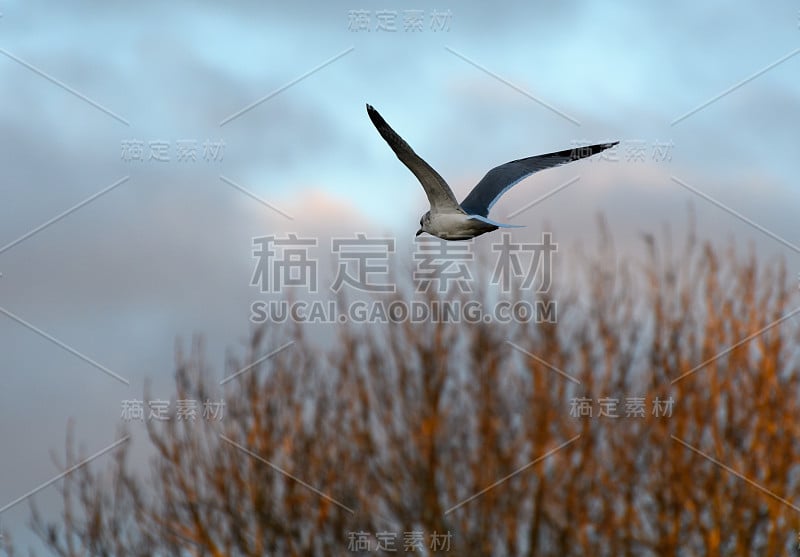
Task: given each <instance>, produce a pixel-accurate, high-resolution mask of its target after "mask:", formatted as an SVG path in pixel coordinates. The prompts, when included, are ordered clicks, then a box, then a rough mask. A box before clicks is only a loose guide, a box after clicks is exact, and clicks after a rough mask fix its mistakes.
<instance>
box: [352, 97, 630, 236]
mask: <svg viewBox="0 0 800 557" xmlns="http://www.w3.org/2000/svg"><path fill="white" fill-rule="evenodd" d="M367 114H369V118H370V120H372V123H373V124H374V125H375V128H377V130H378V132H379V133H380V134H381V137H383V139H384V140H385V141H386V143H388V144H389V147H391V148H392V151H394V153H395V155H397V158H399V159H400V161H401V162H402V163H403V164H404V165H406V167H408V169H409V170H410V171H411V172H412V173H413V174H414V176H416V177H417V180H419V182H420V184H422V188H423V189H424V190H425V195H426V196H427V197H428V201H429V202H430V204H431V209H430V211H428V212H427V213H425V214H424V215H422V218H421V219H420V220H419V226H420V228H419V230H418V231H417V236H419V235H420V234H422V233H423V232H427V233H428V234H432V235H433V236H438V237H439V238H442V239H444V240H469V239H470V238H475V237H476V236H480V235H481V234H485V233H487V232H491V231H493V230H497V229H498V228H516V226H515V225H509V224H501V223H498V222H494V221H492V220H491V219H489V210H490V209H491V208H492V205H494V204H495V202H496V201H497V200H498V199H499V198H500V196H501V195H503V194H504V193H505V192H506V191H507V190H509V189H510V188H511V187H512V186H514V185H515V184H517V183H518V182H519V181H521V180H522V179H524V178H526V177H528V176H530V175H531V174H533V173H535V172H538V171H540V170H544V169H546V168H552V167H554V166H559V165H562V164H565V163H568V162H571V161H574V160H578V159H582V158H585V157H590V156H592V155H595V154H597V153H600V152H601V151H604V150H605V149H608V148H610V147H613V146H614V145H616V144H617V143H618V142H614V143H600V144H597V145H589V146H586V147H579V148H575V149H567V150H564V151H558V152H555V153H548V154H546V155H536V156H534V157H527V158H524V159H519V160H515V161H511V162H507V163H505V164H501V165H500V166H498V167H495V168H493V169H492V170H490V171H489V172H487V173H486V176H484V177H483V179H481V181H480V182H478V185H477V186H475V187H474V188H473V189H472V191H471V192H470V193H469V195H467V197H466V198H464V201H462V202H461V203H459V202H458V201H456V198H455V196H454V195H453V191H452V190H451V189H450V186H448V185H447V182H445V180H444V178H442V177H441V176H440V175H439V174H438V173H437V172H436V171H435V170H434V169H433V168H432V167H431V166H430V165H429V164H428V163H427V162H425V161H424V160H423V159H422V157H420V156H419V155H417V154H416V153H415V152H414V150H413V149H412V148H411V147H410V146H409V145H408V143H406V142H405V141H404V140H403V138H402V137H400V136H399V135H398V134H397V132H395V131H394V130H393V129H392V128H391V126H389V124H388V123H386V120H384V119H383V117H382V116H381V115H380V114H379V113H378V111H377V110H375V109H374V108H372V107H371V106H370V105H367Z"/></svg>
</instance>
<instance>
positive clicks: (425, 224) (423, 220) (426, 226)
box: [415, 211, 431, 236]
mask: <svg viewBox="0 0 800 557" xmlns="http://www.w3.org/2000/svg"><path fill="white" fill-rule="evenodd" d="M430 224H431V212H430V211H428V212H427V213H425V214H424V215H422V216H421V217H420V219H419V230H417V233H416V234H415V236H419V235H420V234H422V233H423V232H427V233H428V234H430V233H431V231H430Z"/></svg>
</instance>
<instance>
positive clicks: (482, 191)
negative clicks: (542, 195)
mask: <svg viewBox="0 0 800 557" xmlns="http://www.w3.org/2000/svg"><path fill="white" fill-rule="evenodd" d="M617 143H619V141H615V142H614V143H600V144H598V145H588V146H586V147H576V148H574V149H566V150H564V151H558V152H557V153H548V154H546V155H536V156H535V157H528V158H526V159H519V160H516V161H511V162H507V163H505V164H501V165H500V166H497V167H495V168H493V169H491V170H490V171H489V172H487V173H486V176H484V177H483V178H482V179H481V181H480V182H478V185H477V186H475V187H474V188H472V191H471V192H469V195H468V196H467V197H466V198H465V199H464V201H462V202H461V208H462V209H464V211H465V212H466V213H467V214H468V215H480V216H483V217H487V216H489V209H491V208H492V205H494V204H495V202H496V201H497V200H498V199H500V196H501V195H503V194H504V193H505V192H506V191H508V190H509V189H511V187H512V186H514V185H515V184H516V183H517V182H519V181H520V180H522V179H523V178H527V177H528V176H530V175H531V174H533V173H534V172H539V171H540V170H544V169H546V168H552V167H554V166H559V165H562V164H566V163H568V162H572V161H576V160H579V159H582V158H585V157H591V156H592V155H596V154H597V153H600V152H601V151H605V150H606V149H608V148H610V147H613V146H614V145H616V144H617Z"/></svg>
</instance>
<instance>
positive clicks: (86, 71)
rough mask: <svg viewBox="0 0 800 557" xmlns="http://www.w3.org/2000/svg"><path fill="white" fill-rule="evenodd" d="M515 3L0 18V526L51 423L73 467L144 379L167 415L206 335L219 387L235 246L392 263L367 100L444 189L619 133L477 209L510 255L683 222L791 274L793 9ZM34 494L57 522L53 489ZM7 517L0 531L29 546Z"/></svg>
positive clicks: (402, 214) (240, 272)
mask: <svg viewBox="0 0 800 557" xmlns="http://www.w3.org/2000/svg"><path fill="white" fill-rule="evenodd" d="M536 4H539V5H535V4H534V3H531V2H505V3H502V4H500V5H491V6H490V5H489V4H487V3H485V2H468V1H464V0H462V1H458V2H455V1H451V0H441V1H439V0H402V1H400V0H336V1H331V2H319V3H309V2H301V3H296V4H294V5H290V4H286V3H272V2H266V3H265V2H237V3H220V2H199V1H198V2H170V3H160V2H138V3H131V2H128V3H119V2H110V3H108V2H107V3H99V4H98V3H94V2H81V1H75V2H65V3H52V2H44V1H30V0H29V1H26V2H22V1H13V0H0V12H2V17H0V82H2V84H3V86H2V87H1V88H0V94H2V103H0V122H1V123H2V129H3V130H4V134H3V144H2V149H0V195H2V203H0V273H2V276H0V312H1V313H0V379H2V383H1V384H0V415H2V418H3V419H2V420H0V455H1V456H0V508H3V507H4V506H7V505H8V504H9V503H11V502H13V501H15V500H16V499H17V498H19V497H20V496H22V495H24V494H25V493H27V492H29V491H30V490H33V489H35V488H36V487H37V486H39V485H41V484H43V483H44V482H46V481H47V480H49V479H50V478H52V477H53V476H55V475H56V474H58V473H59V470H58V469H57V468H56V467H55V465H54V464H53V463H52V461H51V459H50V452H51V451H57V452H59V453H61V451H62V447H63V442H64V435H65V432H66V424H67V420H68V419H72V420H74V422H75V434H76V437H77V439H78V440H79V442H80V443H81V444H82V445H83V446H84V447H85V448H86V450H87V452H88V453H93V452H95V451H98V450H101V449H102V448H104V447H106V446H108V445H110V444H111V443H112V442H113V441H114V439H115V432H116V430H117V428H118V427H119V425H120V423H121V422H120V406H121V401H122V400H125V399H130V398H137V397H139V398H141V394H142V389H143V385H144V382H145V380H146V379H149V380H150V381H152V384H153V389H154V393H155V395H157V396H160V397H162V398H169V397H170V396H174V393H172V390H171V378H172V363H173V357H172V353H173V347H174V344H175V341H176V339H184V340H185V339H189V338H191V336H192V335H193V334H203V335H205V337H206V338H207V340H208V355H209V360H210V363H211V364H212V365H213V366H215V368H216V369H217V370H218V373H219V374H220V376H221V373H222V371H221V370H222V364H223V361H224V354H225V349H226V348H233V349H236V348H237V347H238V346H240V345H241V343H242V342H244V341H245V340H246V338H247V335H248V332H249V331H250V329H251V324H250V323H249V321H248V317H249V306H250V303H251V302H252V301H253V300H254V298H257V297H258V292H257V291H256V290H254V288H253V287H252V286H250V278H251V275H252V273H253V265H254V262H253V258H252V254H251V250H252V245H251V240H252V238H253V237H254V236H261V235H271V234H274V235H278V236H285V235H286V234H288V233H291V232H296V233H299V234H304V235H306V236H310V237H315V238H318V239H319V243H320V246H329V245H330V244H329V241H330V240H329V239H330V238H331V237H332V236H342V237H353V236H354V235H355V234H356V233H365V234H369V235H376V236H381V235H382V236H392V237H395V238H396V239H397V242H398V246H400V245H403V246H411V245H412V240H413V233H414V230H415V229H416V224H417V221H418V219H419V216H420V214H422V213H423V212H424V211H425V210H426V209H427V206H426V200H425V197H424V194H423V192H422V189H421V188H420V187H419V185H418V184H417V183H416V181H415V180H414V178H413V176H412V175H411V174H410V173H409V172H408V171H407V170H406V169H405V168H404V167H403V166H402V165H401V164H400V163H399V162H398V161H397V159H396V158H395V157H394V155H393V154H392V153H391V151H390V150H389V149H388V147H387V146H386V144H385V143H384V142H383V141H382V140H381V139H380V137H379V136H378V135H377V133H376V131H375V129H374V128H373V127H372V125H371V123H370V122H369V120H368V118H367V116H366V112H365V110H364V105H365V103H370V104H372V105H374V106H375V107H376V108H378V110H380V111H381V113H382V114H383V115H384V117H385V118H386V119H387V120H388V121H389V123H390V124H392V125H393V126H394V127H395V129H396V130H397V131H398V132H399V133H400V134H401V135H403V137H404V138H405V139H406V140H407V141H408V142H409V143H410V144H411V145H412V146H413V147H414V148H415V150H416V151H417V152H418V153H420V154H421V155H423V156H424V157H425V158H426V159H427V160H428V161H429V162H430V163H431V164H432V165H434V166H435V167H436V168H437V170H438V171H439V172H440V173H441V174H442V175H443V176H444V177H446V178H447V179H448V180H449V181H450V183H451V185H452V187H453V189H454V191H455V193H456V195H457V197H459V198H462V197H463V196H464V195H466V193H467V192H468V191H469V189H470V188H471V187H472V185H473V184H475V183H476V182H477V181H478V180H479V179H480V178H481V176H482V175H483V174H484V173H485V172H486V171H487V170H488V169H489V168H491V167H492V166H495V165H497V164H500V163H503V162H506V161H508V160H512V159H516V158H520V157H524V156H530V155H533V154H538V153H545V152H549V151H555V150H561V149H565V148H569V147H572V146H575V145H577V144H578V143H580V142H584V141H592V142H595V141H597V142H599V141H606V140H612V139H613V140H620V141H621V143H620V145H619V147H618V148H617V149H616V150H615V152H614V154H613V155H611V156H609V157H607V158H606V159H603V160H597V161H582V162H580V163H576V164H574V165H568V166H566V167H562V168H559V169H555V170H551V171H548V172H546V173H543V174H541V175H537V176H536V177H534V178H531V179H528V180H527V181H524V182H523V183H521V184H520V185H518V186H517V187H516V188H515V189H514V190H513V191H511V192H510V193H509V194H507V195H506V196H505V197H504V198H503V199H502V200H501V201H500V202H499V203H498V204H497V205H496V206H495V208H494V209H493V213H492V216H493V217H494V218H497V219H498V220H501V221H503V220H505V221H510V222H514V223H515V224H521V225H526V226H527V227H528V228H526V229H519V230H515V232H514V234H515V235H517V236H518V237H520V238H524V237H527V236H526V235H531V234H537V233H539V232H540V231H541V230H543V229H544V228H545V227H546V228H547V229H548V230H553V232H554V233H555V234H557V239H558V240H559V242H560V245H562V246H564V247H563V248H562V251H565V252H567V253H568V252H569V250H570V246H579V245H581V244H586V245H587V246H592V245H595V242H596V236H597V229H596V225H595V217H596V215H598V214H601V213H602V214H604V215H605V216H606V217H607V219H608V221H609V223H610V227H611V229H612V231H613V232H614V233H615V237H616V238H617V240H618V243H619V245H620V246H622V248H623V249H624V248H626V247H630V248H631V249H634V248H633V245H634V244H635V243H637V242H638V240H637V237H638V235H639V234H640V233H642V232H655V233H658V232H659V230H660V229H661V227H662V226H664V225H668V226H670V227H671V228H672V230H673V231H678V232H680V231H681V229H682V228H683V227H685V226H686V222H687V220H688V209H687V208H688V207H690V206H691V207H693V210H694V213H695V215H696V220H697V224H698V228H699V230H700V232H701V234H703V235H704V236H706V237H708V238H711V239H713V240H715V241H720V242H727V241H733V242H736V243H737V244H740V245H743V246H748V245H749V246H753V247H755V248H756V249H757V250H758V251H759V252H761V253H763V254H764V255H765V257H773V256H782V257H783V258H785V260H786V262H787V264H788V266H789V270H790V272H791V273H792V274H793V275H794V274H795V273H796V272H798V271H800V255H799V254H798V251H800V248H798V247H797V246H798V245H800V234H798V231H799V230H800V227H798V219H797V214H798V210H799V209H800V184H799V183H798V180H797V175H798V172H800V163H799V162H798V157H797V153H798V152H800V135H798V133H797V122H798V115H799V114H800V79H798V75H800V4H798V3H797V2H796V1H793V0H785V1H778V2H771V3H769V5H757V4H755V3H751V5H750V6H737V7H733V6H731V5H730V3H724V2H707V3H703V4H697V3H696V2H684V1H681V2H673V3H668V4H664V3H658V4H653V3H641V2H633V1H626V2H621V3H616V4H615V5H614V6H610V5H605V4H597V3H589V2H578V1H572V2H559V3H552V2H549V3H536ZM137 146H141V147H142V152H141V153H139V152H138V151H137ZM192 155H194V159H195V160H192ZM576 177H577V178H578V179H577V180H575V178H576ZM568 182H569V183H570V185H569V186H567V187H564V188H562V189H561V190H559V191H558V192H557V193H556V194H555V195H552V196H551V197H548V198H547V199H545V200H544V201H542V202H540V203H538V204H536V205H534V206H532V207H530V208H529V209H527V210H525V211H523V212H520V213H518V214H516V215H515V216H513V217H509V215H510V214H511V213H515V212H516V211H517V210H518V209H520V208H522V207H525V206H526V205H528V204H530V203H531V202H533V201H534V200H536V199H538V198H540V197H542V196H544V195H545V194H547V193H549V192H552V191H553V190H555V189H556V188H559V187H560V186H563V185H564V184H565V183H568ZM254 197H256V198H258V199H254ZM262 202H263V203H262ZM73 209H74V210H73ZM59 217H60V218H59ZM289 217H291V218H289ZM480 241H484V240H483V239H481V240H480ZM486 241H487V242H488V241H491V240H486ZM48 337H49V338H48ZM59 344H60V345H59ZM71 351H74V352H71ZM75 352H78V353H80V354H81V355H83V356H85V357H87V358H90V359H91V360H93V361H94V362H96V363H97V364H98V365H97V366H94V365H92V364H91V363H89V362H87V361H86V360H84V359H82V358H81V357H78V355H76V354H75ZM101 368H102V369H101ZM112 374H113V375H117V376H119V378H122V379H124V381H125V382H127V384H126V383H125V382H123V381H120V380H119V379H118V378H115V377H114V376H113V375H112ZM142 432H143V430H142V429H140V430H139V433H142ZM134 433H135V432H134ZM102 462H103V461H102V459H100V460H98V463H102ZM35 498H36V502H37V504H38V506H39V507H40V508H42V509H45V510H46V512H49V513H50V515H51V516H56V515H57V510H58V506H57V504H58V497H57V492H56V489H55V487H54V486H51V487H49V488H46V489H44V490H42V491H41V492H40V493H38V494H37V495H36V496H35ZM28 517H29V505H28V502H27V501H24V502H20V503H19V504H16V505H14V506H13V507H10V508H8V509H7V510H5V511H3V512H2V513H0V529H4V530H6V531H8V532H11V533H12V534H13V536H14V540H15V541H16V542H22V543H23V544H27V543H31V544H34V542H33V541H31V536H30V534H29V532H28V531H27V530H28V529H27V526H26V524H27V520H28ZM32 547H38V546H37V545H35V544H34V545H32Z"/></svg>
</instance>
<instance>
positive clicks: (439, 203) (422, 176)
mask: <svg viewBox="0 0 800 557" xmlns="http://www.w3.org/2000/svg"><path fill="white" fill-rule="evenodd" d="M367 114H369V119H370V120H372V123H373V124H374V125H375V127H376V128H377V129H378V132H379V133H380V134H381V137H383V139H385V140H386V143H388V144H389V147H391V148H392V151H394V154H395V155H397V158H398V159H400V161H401V162H402V163H403V164H404V165H406V166H407V167H408V169H409V170H410V171H411V172H413V173H414V176H416V177H417V180H419V182H420V184H422V188H423V189H424V190H425V195H427V196H428V201H429V202H430V204H431V210H432V211H434V212H445V213H451V212H458V213H461V212H463V211H462V210H461V206H460V205H459V204H458V201H456V197H455V196H454V195H453V191H452V190H451V189H450V186H448V185H447V182H445V181H444V178H442V177H441V176H439V174H438V173H437V172H436V171H435V170H434V169H433V168H431V166H430V165H429V164H428V163H426V162H425V161H424V160H422V158H421V157H420V156H419V155H417V154H416V153H415V152H414V150H413V149H412V148H411V147H410V146H409V145H408V143H406V142H405V141H404V140H403V138H402V137H400V136H399V135H397V132H395V131H394V130H393V129H392V128H391V126H389V124H387V123H386V120H384V119H383V117H382V116H381V115H380V114H379V113H378V111H377V110H375V109H374V108H372V106H370V105H367Z"/></svg>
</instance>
